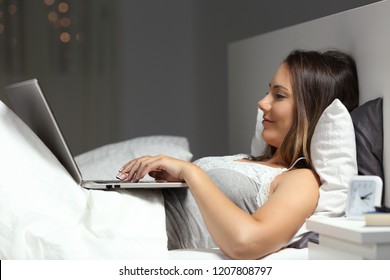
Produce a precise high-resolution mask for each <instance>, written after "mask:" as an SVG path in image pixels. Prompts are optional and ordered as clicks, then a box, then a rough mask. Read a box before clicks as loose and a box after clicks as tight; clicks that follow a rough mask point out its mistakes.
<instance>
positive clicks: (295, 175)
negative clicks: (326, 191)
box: [282, 168, 320, 185]
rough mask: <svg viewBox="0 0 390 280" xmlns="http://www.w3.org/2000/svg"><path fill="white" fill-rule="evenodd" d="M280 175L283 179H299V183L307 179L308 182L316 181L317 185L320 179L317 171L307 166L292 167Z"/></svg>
mask: <svg viewBox="0 0 390 280" xmlns="http://www.w3.org/2000/svg"><path fill="white" fill-rule="evenodd" d="M282 175H283V176H282V179H283V180H299V181H300V182H301V183H304V181H308V183H314V182H316V183H318V185H319V184H320V179H319V177H318V175H317V173H315V172H314V171H313V170H311V169H309V168H299V169H292V170H290V171H287V172H284V173H283V174H282ZM283 177H284V178H283Z"/></svg>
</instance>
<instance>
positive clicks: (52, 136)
mask: <svg viewBox="0 0 390 280" xmlns="http://www.w3.org/2000/svg"><path fill="white" fill-rule="evenodd" d="M5 92H6V94H7V96H8V99H9V102H10V104H11V107H12V109H13V111H14V112H15V113H16V114H17V115H18V116H19V117H20V118H21V119H22V120H23V121H24V122H25V123H26V124H27V125H28V126H29V127H30V128H31V129H32V130H33V131H34V132H35V134H36V135H37V136H38V137H39V138H40V139H41V140H42V142H44V143H45V144H46V146H47V147H48V148H49V149H50V150H51V152H52V153H53V154H54V155H55V156H56V157H57V158H58V160H59V161H60V162H61V163H62V165H63V166H64V167H65V168H66V169H67V171H68V172H69V173H70V174H71V175H72V177H73V178H74V180H75V181H76V182H77V183H78V184H79V185H80V186H82V187H84V188H88V189H116V188H181V187H187V184H186V183H184V182H167V181H140V182H138V183H130V182H122V181H119V180H83V178H82V174H81V172H80V169H79V167H78V166H77V163H76V161H75V159H74V157H73V155H72V153H71V151H70V149H69V147H68V145H67V143H66V141H65V138H64V136H63V134H62V132H61V129H60V127H59V125H58V123H57V121H56V119H55V117H54V114H53V112H52V110H51V108H50V105H49V103H48V102H47V100H46V98H45V96H44V94H43V91H42V89H41V87H40V85H39V83H38V80H37V79H31V80H27V81H23V82H20V83H15V84H11V85H9V86H7V87H6V88H5Z"/></svg>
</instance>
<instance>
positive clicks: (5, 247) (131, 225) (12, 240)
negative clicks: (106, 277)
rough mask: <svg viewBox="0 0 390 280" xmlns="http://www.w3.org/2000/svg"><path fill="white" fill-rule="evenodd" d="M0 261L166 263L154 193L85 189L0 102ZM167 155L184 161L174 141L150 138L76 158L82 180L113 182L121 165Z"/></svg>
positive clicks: (160, 209) (184, 149)
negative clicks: (150, 260)
mask: <svg viewBox="0 0 390 280" xmlns="http://www.w3.org/2000/svg"><path fill="white" fill-rule="evenodd" d="M0 139H1V140H0V156H1V160H0V170H1V180H0V259H135V258H137V259H140V258H141V259H146V258H153V259H160V258H166V257H167V254H168V251H167V236H166V231H165V213H164V205H163V198H162V195H161V193H160V192H159V191H158V190H143V189H139V190H122V191H120V192H113V191H112V192H108V191H94V190H86V189H83V188H81V187H80V186H78V185H77V183H76V182H75V181H74V180H73V178H72V177H71V176H70V175H69V174H68V172H67V171H66V170H65V169H64V168H63V166H62V165H61V164H60V163H59V162H58V161H57V159H56V158H55V157H54V156H53V154H52V153H51V152H50V151H49V150H48V149H47V148H46V146H45V145H44V144H43V143H42V142H41V141H40V139H39V138H38V137H36V136H35V134H34V133H33V132H32V131H31V130H30V129H29V128H28V127H27V126H26V125H25V124H24V123H23V122H22V121H20V119H19V118H18V117H17V116H16V115H15V114H14V113H13V112H12V111H10V110H9V109H8V108H7V107H6V106H5V105H4V104H3V103H1V102H0ZM145 153H147V154H157V153H167V154H170V155H172V156H176V157H179V158H182V159H186V160H190V159H191V156H192V155H191V153H190V152H189V149H188V142H187V140H186V139H185V138H182V137H170V136H158V137H155V136H151V137H143V138H138V139H132V140H128V141H124V142H121V143H116V144H111V145H107V146H104V147H101V148H99V149H96V150H94V151H91V152H88V153H85V154H83V155H80V156H78V157H77V162H78V163H79V164H80V168H81V170H82V173H83V175H85V176H86V177H89V178H92V177H94V175H97V174H99V175H100V176H101V177H102V178H103V177H104V178H105V176H106V175H110V176H111V177H112V178H113V177H115V174H116V173H115V172H116V171H117V169H118V168H119V167H120V165H121V164H123V163H124V162H125V161H126V160H129V159H130V158H132V157H135V156H138V155H141V154H145Z"/></svg>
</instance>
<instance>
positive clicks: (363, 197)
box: [346, 175, 383, 219]
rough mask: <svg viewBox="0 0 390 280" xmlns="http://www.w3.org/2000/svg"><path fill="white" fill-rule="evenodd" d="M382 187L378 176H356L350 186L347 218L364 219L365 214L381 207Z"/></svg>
mask: <svg viewBox="0 0 390 280" xmlns="http://www.w3.org/2000/svg"><path fill="white" fill-rule="evenodd" d="M382 185H383V183H382V179H381V178H380V177H378V176H365V175H361V176H360V175H359V176H354V177H353V178H352V179H351V181H350V183H349V186H348V199H347V210H346V215H347V218H350V219H363V218H364V214H365V213H367V212H371V211H375V206H381V200H382Z"/></svg>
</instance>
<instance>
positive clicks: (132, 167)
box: [116, 156, 150, 181]
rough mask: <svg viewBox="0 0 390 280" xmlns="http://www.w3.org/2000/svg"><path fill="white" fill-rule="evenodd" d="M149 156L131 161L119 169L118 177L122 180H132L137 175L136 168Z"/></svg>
mask: <svg viewBox="0 0 390 280" xmlns="http://www.w3.org/2000/svg"><path fill="white" fill-rule="evenodd" d="M149 157H150V156H143V157H140V158H136V159H133V160H131V161H129V162H128V163H126V164H125V165H124V166H123V167H122V168H121V169H120V170H119V173H118V175H117V176H116V177H117V178H118V179H119V180H122V181H130V180H132V179H133V178H134V177H135V176H134V175H135V173H136V170H137V169H138V168H139V165H140V162H142V161H143V160H145V159H147V158H149Z"/></svg>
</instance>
